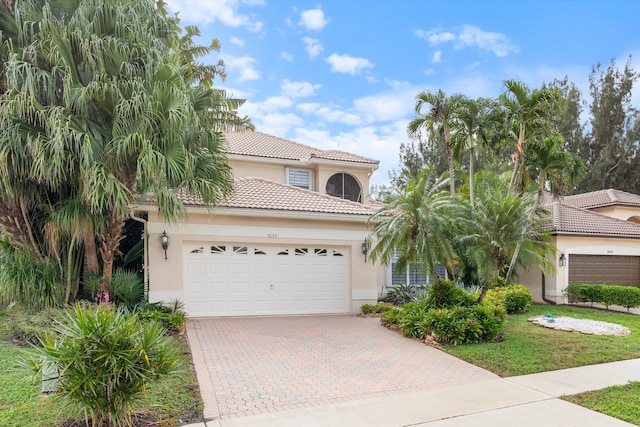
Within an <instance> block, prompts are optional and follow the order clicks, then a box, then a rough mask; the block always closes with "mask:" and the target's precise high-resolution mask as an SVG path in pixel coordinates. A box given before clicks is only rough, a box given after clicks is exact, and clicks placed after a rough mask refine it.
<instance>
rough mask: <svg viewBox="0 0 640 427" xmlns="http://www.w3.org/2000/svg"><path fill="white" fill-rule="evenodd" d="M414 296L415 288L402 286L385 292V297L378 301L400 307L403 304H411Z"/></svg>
mask: <svg viewBox="0 0 640 427" xmlns="http://www.w3.org/2000/svg"><path fill="white" fill-rule="evenodd" d="M414 296H415V287H414V286H411V285H406V284H403V285H400V286H398V287H397V288H394V289H392V290H390V291H389V292H387V294H386V295H385V296H383V297H382V298H380V301H382V302H386V303H389V304H393V305H397V306H401V305H403V304H406V303H408V302H411V301H412V300H413V298H414Z"/></svg>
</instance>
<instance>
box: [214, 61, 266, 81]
mask: <svg viewBox="0 0 640 427" xmlns="http://www.w3.org/2000/svg"><path fill="white" fill-rule="evenodd" d="M223 60H224V63H225V65H226V66H227V68H228V69H229V70H231V71H233V73H230V74H232V75H234V76H235V75H237V76H238V78H237V80H238V83H240V82H244V81H247V80H258V79H259V78H260V73H259V72H258V71H257V70H256V69H255V68H254V63H255V62H256V61H255V59H253V58H251V57H249V56H242V57H235V56H231V55H224V58H223Z"/></svg>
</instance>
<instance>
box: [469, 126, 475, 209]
mask: <svg viewBox="0 0 640 427" xmlns="http://www.w3.org/2000/svg"><path fill="white" fill-rule="evenodd" d="M474 168H475V146H474V141H473V137H469V203H470V204H471V209H473V205H474V203H475V201H474V189H473V185H474V184H473V182H474V180H473V174H474V173H475V171H474Z"/></svg>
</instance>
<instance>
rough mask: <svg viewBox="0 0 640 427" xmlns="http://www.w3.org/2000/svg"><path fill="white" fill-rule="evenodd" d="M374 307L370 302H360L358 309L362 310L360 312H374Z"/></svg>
mask: <svg viewBox="0 0 640 427" xmlns="http://www.w3.org/2000/svg"><path fill="white" fill-rule="evenodd" d="M374 307H375V306H373V305H371V304H362V306H361V307H360V311H361V312H362V314H372V313H375V311H374Z"/></svg>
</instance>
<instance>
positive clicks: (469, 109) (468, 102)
mask: <svg viewBox="0 0 640 427" xmlns="http://www.w3.org/2000/svg"><path fill="white" fill-rule="evenodd" d="M490 107H491V102H490V100H488V99H486V98H478V99H468V98H463V99H461V100H460V103H459V105H458V108H457V109H456V111H455V116H456V117H455V122H454V133H453V135H452V137H451V143H452V148H453V154H454V156H455V157H458V156H459V155H460V152H461V151H462V150H463V149H466V150H468V151H469V203H471V207H473V199H474V195H473V192H474V183H473V181H474V175H475V157H476V154H475V149H476V147H477V145H478V137H479V136H480V137H482V133H483V131H484V126H485V124H486V121H487V118H488V113H489V109H490Z"/></svg>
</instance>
